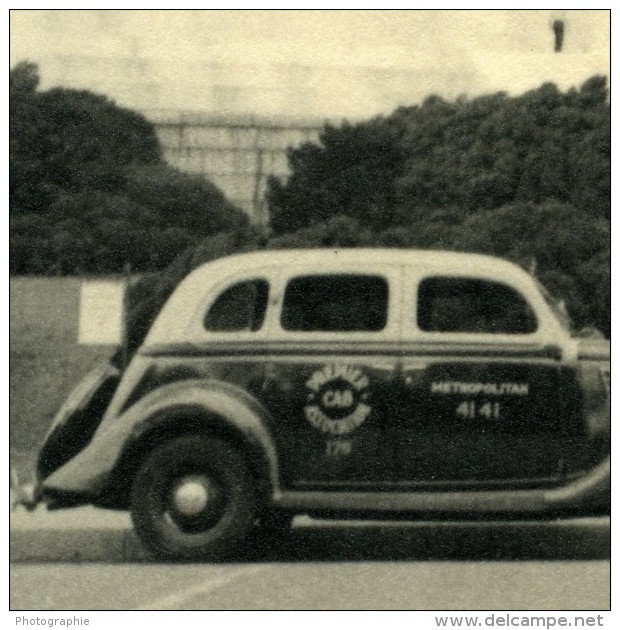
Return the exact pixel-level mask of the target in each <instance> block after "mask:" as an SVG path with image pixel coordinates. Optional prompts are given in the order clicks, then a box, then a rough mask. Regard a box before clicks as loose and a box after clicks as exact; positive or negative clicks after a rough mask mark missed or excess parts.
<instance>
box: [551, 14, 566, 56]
mask: <svg viewBox="0 0 620 630" xmlns="http://www.w3.org/2000/svg"><path fill="white" fill-rule="evenodd" d="M553 33H554V35H555V48H554V50H555V52H561V51H562V44H563V43H564V20H554V21H553Z"/></svg>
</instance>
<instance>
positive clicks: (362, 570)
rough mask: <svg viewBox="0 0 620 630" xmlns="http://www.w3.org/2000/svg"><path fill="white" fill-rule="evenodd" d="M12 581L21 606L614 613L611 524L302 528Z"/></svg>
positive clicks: (28, 568)
mask: <svg viewBox="0 0 620 630" xmlns="http://www.w3.org/2000/svg"><path fill="white" fill-rule="evenodd" d="M241 560H242V561H241ZM78 585H79V586H78ZM10 587H11V588H10V592H11V608H12V609H14V610H17V609H19V610H29V609H57V610H58V609H70V610H79V609H122V610H126V609H149V610H150V609H157V610H159V609H218V610H222V609H226V610H228V609H270V610H273V609H342V608H345V609H418V610H437V609H439V610H442V609H468V610H475V609H481V610H488V609H491V610H498V609H499V610H502V609H503V610H510V609H513V610H526V609H527V610H541V609H547V610H549V609H577V610H580V609H584V610H605V609H607V608H609V597H610V563H609V520H595V521H592V522H589V523H588V524H585V525H584V524H576V523H573V524H566V523H564V524H562V525H557V524H545V525H541V524H520V525H513V524H507V523H504V524H494V525H489V524H461V525H458V526H455V525H441V524H436V523H435V524H422V525H420V524H415V525H412V524H406V525H394V524H392V525H379V524H372V525H369V524H364V525H345V524H337V525H333V524H329V525H326V524H325V523H323V524H320V523H319V524H302V525H301V526H299V525H297V526H296V527H295V528H294V529H293V531H292V532H291V533H290V535H289V536H288V537H287V538H286V540H285V541H284V542H283V543H282V544H281V545H279V546H278V547H277V548H270V549H266V550H262V551H260V552H259V553H257V554H255V555H254V556H253V557H249V556H248V555H246V556H245V557H244V558H240V559H237V560H236V561H234V562H229V563H224V564H218V565H216V564H203V565H198V564H190V565H170V564H168V565H166V564H156V563H142V564H116V565H114V564H19V565H13V566H12V567H11V585H10Z"/></svg>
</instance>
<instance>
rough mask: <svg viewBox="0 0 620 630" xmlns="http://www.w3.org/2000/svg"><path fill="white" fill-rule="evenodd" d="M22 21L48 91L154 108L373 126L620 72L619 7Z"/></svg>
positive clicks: (23, 39) (16, 22)
mask: <svg viewBox="0 0 620 630" xmlns="http://www.w3.org/2000/svg"><path fill="white" fill-rule="evenodd" d="M557 19H561V20H563V21H564V24H565V38H564V46H563V50H562V52H560V53H556V52H554V51H553V42H554V36H553V31H552V27H551V26H552V23H553V21H554V20H557ZM10 24H11V32H10V54H11V65H14V64H15V63H17V62H18V61H22V60H26V59H28V60H31V61H35V62H36V63H38V64H39V68H40V73H41V78H42V83H41V87H42V88H48V87H51V86H54V85H64V86H66V87H75V88H87V89H91V90H94V91H97V92H101V93H104V94H106V95H107V96H109V97H110V98H112V99H113V100H115V101H116V102H118V103H119V104H121V105H125V106H129V107H134V108H136V109H139V110H141V111H145V110H148V109H160V110H161V109H163V110H167V109H171V110H179V109H183V110H188V111H203V112H210V113H213V112H219V113H230V114H256V115H265V116H284V117H286V116H297V117H299V116H302V117H343V118H364V117H368V116H372V115H376V114H388V113H390V112H391V111H392V110H393V109H394V108H396V107H398V106H401V105H411V104H414V103H419V102H422V101H423V100H424V98H426V97H427V96H429V95H430V94H439V95H441V96H444V97H445V98H449V99H451V98H456V97H458V96H460V95H464V96H470V97H472V96H476V95H478V94H484V93H491V92H497V91H506V92H508V93H510V94H519V93H522V92H524V91H526V90H528V89H532V88H535V87H537V86H539V85H540V84H541V83H543V82H545V81H551V82H554V83H556V84H557V85H558V87H560V88H561V89H567V88H569V87H571V86H576V87H578V86H579V85H580V84H581V83H583V81H585V80H586V79H587V78H589V77H590V76H592V75H593V74H604V75H606V76H609V73H610V17H609V12H608V11H606V10H559V11H553V10H494V11H488V10H486V11H484V10H462V11H455V10H445V11H443V10H442V11H439V10H389V11H388V10H338V11H336V10H309V11H281V10H271V11H264V10H247V11H244V10H219V11H218V10H205V11H198V10H195V11H192V10H189V11H163V10H162V11H156V10H135V11H119V10H107V11H106V10H77V11H60V10H37V11H29V10H28V11H27V10H17V11H12V12H11V17H10Z"/></svg>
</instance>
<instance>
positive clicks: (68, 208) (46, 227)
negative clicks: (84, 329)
mask: <svg viewBox="0 0 620 630" xmlns="http://www.w3.org/2000/svg"><path fill="white" fill-rule="evenodd" d="M38 83H39V77H38V71H37V68H36V66H35V65H34V64H31V63H27V62H26V63H22V64H18V65H17V66H15V68H14V69H13V70H11V74H10V99H11V100H10V139H11V145H10V190H9V197H10V214H11V221H10V226H11V246H10V269H11V272H12V273H47V274H76V273H110V272H119V271H121V270H122V269H123V266H124V265H125V264H126V263H130V264H131V266H132V268H133V269H134V270H136V271H147V270H154V269H161V268H164V267H166V265H168V264H170V263H171V262H172V261H173V260H174V259H175V258H176V256H178V255H179V254H180V253H181V252H182V251H184V250H185V249H187V248H188V247H190V246H192V245H195V244H197V243H198V242H199V241H201V240H202V239H203V238H205V237H207V236H209V235H210V234H214V233H216V232H218V231H221V230H231V229H233V228H235V227H236V226H240V225H244V224H245V223H246V222H247V219H246V217H245V215H244V214H243V213H242V212H241V210H239V209H238V208H236V207H234V206H233V205H232V204H230V203H229V202H228V201H227V200H226V199H225V198H224V195H223V194H222V193H221V192H220V191H219V190H218V189H217V188H216V187H215V186H214V185H213V184H211V183H210V182H208V181H206V180H204V179H203V178H202V177H199V176H196V175H188V174H184V173H180V172H178V171H176V170H175V169H173V168H171V167H169V166H167V165H165V164H164V163H163V162H162V159H161V149H160V146H159V143H158V140H157V137H156V134H155V130H154V128H153V126H152V125H151V124H150V123H149V122H148V121H147V120H146V119H145V118H144V117H143V116H141V115H139V114H137V113H135V112H133V111H130V110H127V109H124V108H121V107H118V106H117V105H115V104H114V103H113V102H111V101H110V100H109V99H107V98H106V97H104V96H101V95H98V94H93V93H92V92H88V91H84V90H69V89H64V88H54V89H51V90H48V91H44V92H40V91H38V90H37V88H38Z"/></svg>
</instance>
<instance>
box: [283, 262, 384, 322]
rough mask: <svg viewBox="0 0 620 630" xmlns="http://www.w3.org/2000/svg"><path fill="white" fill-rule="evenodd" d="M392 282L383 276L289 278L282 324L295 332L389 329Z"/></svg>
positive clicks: (345, 275)
mask: <svg viewBox="0 0 620 630" xmlns="http://www.w3.org/2000/svg"><path fill="white" fill-rule="evenodd" d="M387 305H388V283H387V281H386V280H385V278H383V277H381V276H369V275H349V274H342V275H307V276H298V277H296V278H293V279H292V280H290V281H289V283H288V285H287V287H286V291H285V294H284V302H283V305H282V319H281V323H282V327H283V328H284V329H285V330H295V331H304V332H312V331H323V332H370V331H379V330H382V329H383V328H385V325H386V322H387Z"/></svg>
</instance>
